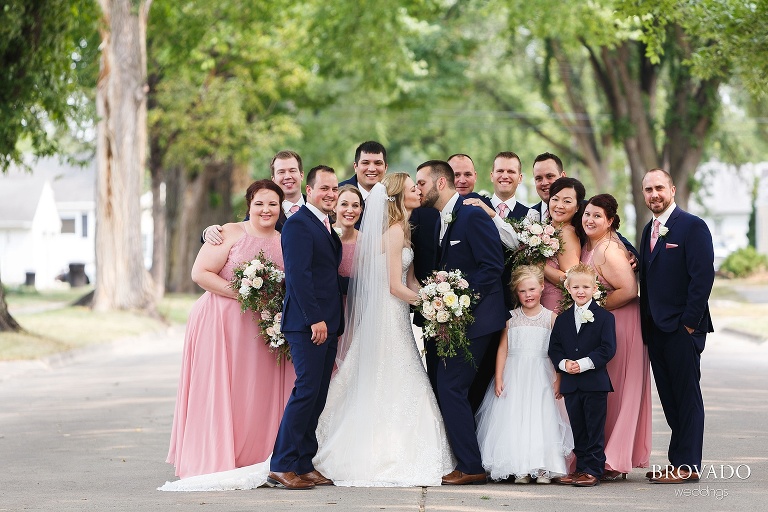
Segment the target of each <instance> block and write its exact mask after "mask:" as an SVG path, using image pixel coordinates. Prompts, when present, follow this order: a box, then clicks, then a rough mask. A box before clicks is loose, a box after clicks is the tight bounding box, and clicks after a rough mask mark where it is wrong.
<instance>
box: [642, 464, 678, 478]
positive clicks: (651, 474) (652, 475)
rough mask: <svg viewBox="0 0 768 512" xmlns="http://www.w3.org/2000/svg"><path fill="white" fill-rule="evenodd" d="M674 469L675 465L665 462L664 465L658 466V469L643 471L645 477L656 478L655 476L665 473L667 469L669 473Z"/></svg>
mask: <svg viewBox="0 0 768 512" xmlns="http://www.w3.org/2000/svg"><path fill="white" fill-rule="evenodd" d="M674 470H675V466H673V465H672V464H667V465H666V466H664V467H661V468H658V469H656V470H654V471H648V472H646V473H645V478H657V477H660V476H664V475H666V474H667V471H669V472H670V473H671V472H673V471H674Z"/></svg>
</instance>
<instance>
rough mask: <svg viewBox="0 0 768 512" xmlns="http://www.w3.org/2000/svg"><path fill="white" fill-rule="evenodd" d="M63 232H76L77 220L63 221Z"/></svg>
mask: <svg viewBox="0 0 768 512" xmlns="http://www.w3.org/2000/svg"><path fill="white" fill-rule="evenodd" d="M61 232H62V233H74V232H75V219H61Z"/></svg>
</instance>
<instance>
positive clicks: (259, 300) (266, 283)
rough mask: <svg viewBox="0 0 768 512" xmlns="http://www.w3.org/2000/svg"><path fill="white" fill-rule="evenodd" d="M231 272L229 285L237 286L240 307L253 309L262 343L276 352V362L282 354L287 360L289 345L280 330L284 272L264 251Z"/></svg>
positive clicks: (288, 357)
mask: <svg viewBox="0 0 768 512" xmlns="http://www.w3.org/2000/svg"><path fill="white" fill-rule="evenodd" d="M234 274H235V275H234V277H233V278H232V284H231V286H232V289H234V290H237V301H238V302H239V303H240V310H241V311H243V312H245V311H252V312H253V313H255V315H256V316H255V319H256V320H257V321H258V322H259V329H260V330H261V335H262V336H263V337H264V343H265V344H266V345H267V347H268V348H269V351H270V352H277V364H280V361H282V359H283V358H285V359H286V360H287V361H290V359H291V352H290V347H289V346H288V343H286V341H285V336H283V333H282V332H281V331H280V320H281V319H282V316H283V313H282V311H283V299H284V298H285V272H283V271H282V270H280V268H278V266H277V265H275V263H274V262H272V261H271V260H269V258H267V257H266V256H264V251H260V252H259V254H258V255H257V256H256V257H255V258H253V259H252V260H251V261H246V262H244V263H242V264H241V265H239V266H237V267H236V268H235V271H234Z"/></svg>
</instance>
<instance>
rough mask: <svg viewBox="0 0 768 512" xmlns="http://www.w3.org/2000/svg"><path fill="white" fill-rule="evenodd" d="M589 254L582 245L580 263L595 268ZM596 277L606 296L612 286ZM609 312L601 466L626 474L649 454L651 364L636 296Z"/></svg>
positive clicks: (646, 460) (644, 463) (645, 464)
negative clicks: (610, 349) (612, 321)
mask: <svg viewBox="0 0 768 512" xmlns="http://www.w3.org/2000/svg"><path fill="white" fill-rule="evenodd" d="M593 253H594V251H590V250H587V248H586V246H585V247H584V248H583V249H582V250H581V262H582V263H584V264H585V265H589V266H590V267H592V268H595V266H594V263H593V262H592V257H593ZM595 270H597V269H595ZM598 276H599V279H600V281H601V282H602V283H603V286H605V289H606V292H607V293H608V295H610V294H611V293H612V292H613V288H612V287H611V285H610V284H609V283H607V282H606V281H605V280H604V279H603V278H602V276H600V275H599V273H598ZM611 313H613V316H614V317H615V318H616V354H615V355H614V356H613V359H611V360H610V361H609V362H608V365H607V369H608V375H609V376H610V377H611V384H612V385H613V393H608V411H607V414H606V418H605V460H606V462H605V465H606V468H607V469H612V470H614V471H620V472H622V473H629V472H630V471H631V470H632V468H633V467H635V468H647V467H648V463H649V459H650V456H651V437H652V435H651V367H650V361H649V359H648V347H646V346H645V345H644V344H643V337H642V334H641V332H640V302H639V299H638V298H634V299H632V300H631V301H629V302H628V303H627V304H625V305H623V306H621V307H620V308H617V309H613V310H611Z"/></svg>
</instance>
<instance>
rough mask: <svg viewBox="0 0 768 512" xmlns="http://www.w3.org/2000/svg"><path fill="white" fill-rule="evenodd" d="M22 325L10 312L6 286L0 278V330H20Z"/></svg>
mask: <svg viewBox="0 0 768 512" xmlns="http://www.w3.org/2000/svg"><path fill="white" fill-rule="evenodd" d="M20 330H21V326H20V325H19V324H18V322H16V320H15V319H14V318H13V317H12V316H11V314H10V313H9V312H8V304H7V303H6V302H5V288H3V282H2V280H0V332H6V331H13V332H18V331H20Z"/></svg>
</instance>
